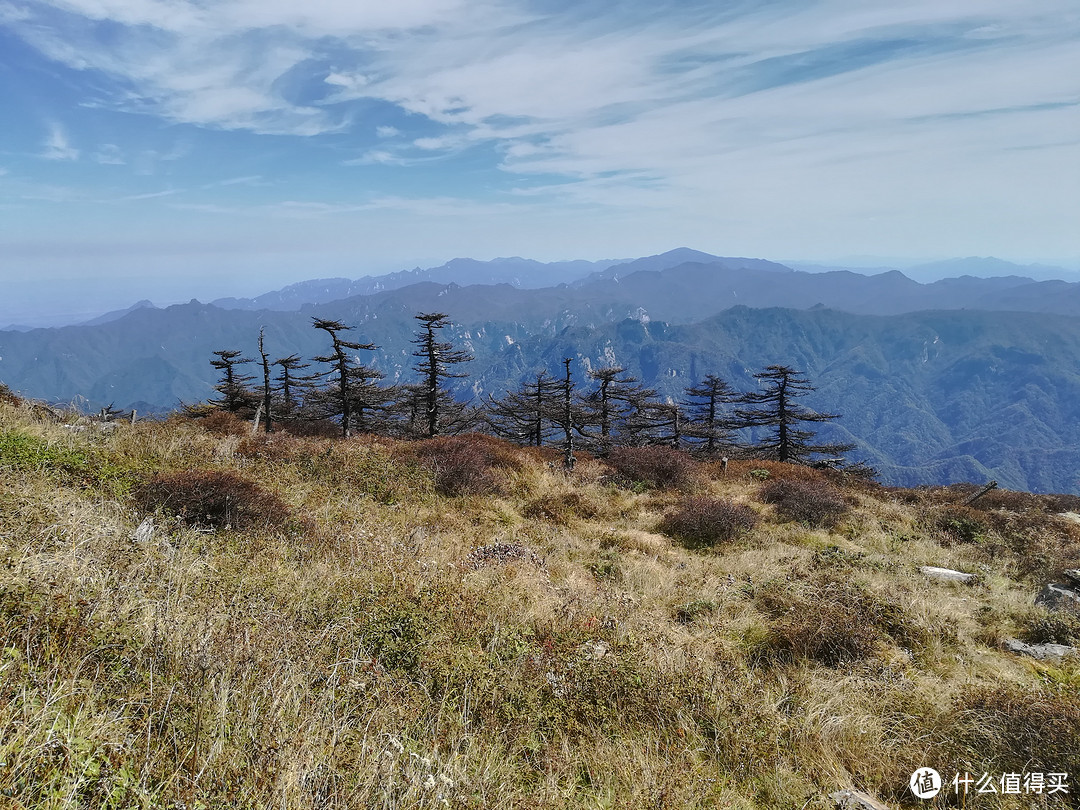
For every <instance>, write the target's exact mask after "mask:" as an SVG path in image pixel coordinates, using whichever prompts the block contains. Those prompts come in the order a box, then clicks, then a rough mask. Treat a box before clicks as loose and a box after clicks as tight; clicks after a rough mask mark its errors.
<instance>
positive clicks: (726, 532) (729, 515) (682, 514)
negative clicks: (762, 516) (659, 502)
mask: <svg viewBox="0 0 1080 810" xmlns="http://www.w3.org/2000/svg"><path fill="white" fill-rule="evenodd" d="M757 521H758V517H757V513H756V512H754V510H753V509H751V508H750V507H749V506H746V505H744V504H739V503H733V502H731V501H725V500H720V499H718V498H709V497H705V496H696V497H690V498H685V499H683V501H682V503H681V504H679V507H678V509H676V510H675V511H674V512H672V513H671V514H669V515H667V516H665V517H664V519H663V521H662V522H661V523H660V531H662V532H663V533H664V534H668V535H671V536H672V537H675V538H678V539H679V540H681V541H682V542H683V543H685V544H686V545H688V546H691V547H700V546H713V545H716V544H717V543H722V542H726V541H730V540H734V539H735V538H737V537H739V536H740V535H742V534H745V533H746V532H748V531H750V530H751V529H753V528H754V527H755V526H756V525H757Z"/></svg>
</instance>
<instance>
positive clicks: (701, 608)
mask: <svg viewBox="0 0 1080 810" xmlns="http://www.w3.org/2000/svg"><path fill="white" fill-rule="evenodd" d="M716 607H717V605H716V602H713V601H712V600H711V599H695V600H694V601H693V602H687V603H686V604H685V605H679V606H678V607H677V608H675V621H677V622H678V623H679V624H693V623H694V622H696V621H697V620H698V619H702V618H704V617H705V616H708V615H709V614H710V613H712V612H713V611H714V610H716Z"/></svg>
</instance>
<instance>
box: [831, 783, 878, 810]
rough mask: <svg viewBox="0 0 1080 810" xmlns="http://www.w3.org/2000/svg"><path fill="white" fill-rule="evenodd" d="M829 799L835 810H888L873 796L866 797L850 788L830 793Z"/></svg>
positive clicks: (859, 791)
mask: <svg viewBox="0 0 1080 810" xmlns="http://www.w3.org/2000/svg"><path fill="white" fill-rule="evenodd" d="M829 798H830V799H832V800H833V801H834V802H835V803H836V809H837V810H889V808H888V807H887V806H886V805H884V804H882V803H881V802H879V801H878V800H877V799H875V798H874V797H873V796H868V795H866V794H865V793H863V792H862V791H861V790H854V789H852V788H847V789H845V790H838V791H836V793H830V794H829Z"/></svg>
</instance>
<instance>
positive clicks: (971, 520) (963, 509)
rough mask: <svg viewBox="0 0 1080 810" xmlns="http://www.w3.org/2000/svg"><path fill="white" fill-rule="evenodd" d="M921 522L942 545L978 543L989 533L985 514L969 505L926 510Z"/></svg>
mask: <svg viewBox="0 0 1080 810" xmlns="http://www.w3.org/2000/svg"><path fill="white" fill-rule="evenodd" d="M921 523H922V524H923V527H924V528H926V529H927V530H929V531H930V533H931V534H933V535H934V536H935V537H936V538H937V539H938V541H939V542H941V544H942V545H945V546H951V545H954V544H957V543H978V542H981V541H982V540H984V539H985V538H986V536H987V535H988V534H989V533H990V525H989V524H988V523H987V522H986V515H985V514H983V513H981V512H978V511H977V510H975V509H972V508H971V507H970V506H942V507H938V508H936V509H932V510H931V511H929V512H927V513H926V514H925V515H924V516H923V518H922V520H921Z"/></svg>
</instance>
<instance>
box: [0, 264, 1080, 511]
mask: <svg viewBox="0 0 1080 810" xmlns="http://www.w3.org/2000/svg"><path fill="white" fill-rule="evenodd" d="M558 265H559V267H558V271H559V272H561V273H563V275H562V276H557V277H559V278H563V279H566V280H564V281H562V282H560V283H559V284H558V285H555V286H536V285H538V284H540V283H542V282H541V279H542V278H546V277H545V276H542V273H543V272H545V271H544V269H543V268H544V267H545V266H544V265H542V264H540V263H538V262H529V261H528V260H523V259H504V260H496V261H494V262H475V261H472V260H454V261H452V262H448V263H447V264H446V265H443V266H442V267H441V268H435V269H432V270H428V271H406V272H405V273H398V274H392V277H377V278H367V279H360V280H358V281H348V280H346V279H336V280H321V281H311V282H303V283H301V284H296V285H291V286H290V287H287V288H284V289H283V290H278V291H275V292H272V293H267V294H265V295H262V296H259V297H258V298H255V299H245V300H240V301H237V300H233V299H228V300H221V301H217V302H214V303H212V304H202V303H200V302H198V301H191V302H189V303H188V304H182V305H176V306H172V307H168V308H165V309H157V308H154V307H152V306H147V305H146V302H140V304H138V305H136V306H135V307H133V308H131V309H130V310H128V311H123V312H119V313H113V314H111V315H110V316H106V317H105V318H103V319H97V321H98V322H95V323H90V324H85V325H81V326H72V327H64V328H59V329H37V330H31V331H27V332H21V333H20V332H0V380H3V381H4V382H5V383H6V384H8V385H9V386H10V387H11V388H12V389H14V390H18V391H21V392H23V393H24V394H25V395H27V396H32V397H38V398H43V399H48V400H52V401H70V400H72V399H74V398H75V397H83V398H85V402H86V404H87V405H89V406H91V407H100V406H101V405H104V404H109V403H112V404H114V405H116V406H117V407H123V408H132V407H134V408H137V409H138V410H140V411H141V412H162V411H167V410H170V409H172V408H175V407H177V406H178V404H179V403H180V402H181V401H183V402H195V401H199V400H203V399H206V398H207V397H209V396H210V395H211V394H212V385H213V382H214V379H215V376H214V373H213V369H212V368H211V367H210V365H209V362H208V361H209V359H210V356H211V352H213V351H215V350H218V349H223V348H236V349H240V350H242V351H245V352H247V353H248V356H250V353H251V352H252V351H253V350H254V345H255V342H256V338H257V335H258V332H259V329H260V328H265V330H266V340H267V346H268V349H269V351H270V352H271V354H272V355H273V356H274V357H282V356H285V355H287V354H290V353H292V352H296V353H298V354H301V355H302V356H305V357H311V356H313V355H316V354H320V353H325V349H326V347H325V346H324V345H323V344H324V342H325V340H324V338H325V335H324V334H322V333H321V332H317V330H314V329H312V328H311V318H312V317H313V316H318V317H321V318H333V319H337V320H341V321H343V322H345V323H347V324H349V325H352V326H354V327H356V331H355V332H354V333H352V334H353V335H355V336H356V338H358V339H361V340H363V341H365V342H367V341H370V342H374V343H376V344H378V346H379V347H380V348H379V349H378V350H377V351H376V352H375V353H374V354H373V355H372V356H370V357H366V356H365V357H364V358H363V359H364V360H365V361H369V362H370V363H371V364H372V365H374V366H376V367H378V368H379V369H380V370H382V371H383V372H384V373H385V374H386V375H387V378H388V381H389V382H394V381H404V380H408V379H410V378H411V374H412V370H411V367H412V363H413V358H412V357H411V350H412V347H411V345H410V343H409V340H410V338H411V337H412V334H413V329H414V326H415V322H414V321H413V319H412V316H413V315H415V314H416V313H418V312H430V311H439V312H445V313H447V314H448V315H449V316H450V318H451V320H452V321H453V324H454V326H453V328H452V330H451V331H452V335H450V336H448V337H451V338H452V339H453V340H454V342H455V343H456V344H457V345H460V346H461V347H463V348H466V349H467V350H469V351H470V352H471V353H472V354H473V356H474V358H475V359H474V360H473V362H472V363H471V364H469V368H468V369H467V370H468V371H469V373H470V377H469V378H468V379H466V380H462V381H460V387H459V390H458V392H457V393H458V395H459V396H461V397H462V398H468V397H469V396H480V395H483V394H486V393H492V394H494V395H499V394H501V393H502V392H504V391H506V390H507V389H509V388H513V387H516V386H517V385H518V384H519V383H520V382H521V381H522V380H523V379H525V378H527V377H528V376H529V375H530V374H532V373H534V372H535V371H536V370H537V369H539V368H548V369H551V370H555V369H556V368H557V367H558V365H559V362H560V361H561V359H562V358H563V357H572V358H575V359H576V360H577V361H578V364H577V366H576V368H577V369H578V373H579V375H580V376H581V378H582V382H584V376H585V374H586V372H587V370H588V369H590V368H597V367H600V366H604V365H611V364H618V365H623V366H625V367H626V368H628V369H629V370H630V371H631V373H633V374H634V375H635V376H637V377H638V378H639V379H641V380H642V382H644V383H646V384H647V385H649V386H650V387H653V388H656V389H657V390H658V391H660V393H661V394H662V395H663V396H666V397H670V398H672V399H678V398H679V397H680V396H681V395H682V391H683V389H684V388H685V387H687V386H689V385H692V384H694V383H695V382H697V381H698V380H699V379H700V378H701V377H702V376H704V375H705V374H709V373H715V374H719V375H721V376H723V377H725V378H726V379H728V381H729V382H731V383H732V384H733V385H734V386H735V387H736V388H738V389H740V390H750V389H751V388H752V387H753V386H754V385H755V380H754V378H753V376H752V375H753V373H754V372H755V371H758V370H760V369H762V368H764V367H765V366H767V365H769V364H773V363H782V364H787V365H792V366H795V367H796V368H799V369H800V370H802V371H804V372H806V373H807V374H808V376H809V377H810V378H811V379H812V380H813V381H814V383H815V384H816V385H817V387H818V390H817V392H816V393H815V394H814V395H813V396H812V397H808V398H807V400H806V403H807V404H808V405H809V406H811V407H814V408H818V409H820V410H830V411H834V412H839V413H841V414H842V415H843V417H842V419H840V420H838V421H837V422H836V423H834V424H833V425H830V426H828V427H827V428H826V429H825V431H824V435H823V437H824V438H827V439H829V440H833V439H837V440H843V441H851V442H854V443H855V444H856V445H857V446H858V451H857V452H856V454H855V455H856V456H858V457H860V458H865V459H866V460H868V461H869V462H870V463H871V464H873V465H874V466H875V467H877V468H878V469H879V470H880V471H881V474H882V479H883V481H885V482H887V483H894V484H898V485H899V484H902V485H915V484H923V483H926V484H930V483H945V482H952V481H967V480H977V481H981V480H984V479H989V478H994V479H996V480H998V481H999V483H1000V484H1001V485H1002V486H1006V487H1009V488H1013V489H1029V490H1032V491H1064V492H1078V491H1080V482H1078V481H1077V476H1076V470H1077V469H1080V450H1076V449H1073V448H1080V419H1078V417H1080V375H1078V374H1077V372H1076V370H1075V368H1074V363H1075V358H1076V357H1077V356H1078V353H1080V317H1078V316H1080V285H1078V284H1074V283H1068V282H1064V281H1034V280H1032V279H1030V278H1024V277H1020V276H1001V277H993V278H975V277H971V276H967V277H959V278H953V279H944V280H939V281H936V282H933V283H928V284H920V283H919V282H916V281H914V280H912V279H910V278H908V277H906V276H905V275H904V274H902V273H899V272H897V271H886V272H883V273H878V274H875V275H862V274H859V273H855V272H852V271H849V270H834V271H825V272H816V273H808V272H800V271H796V270H793V269H792V268H790V267H787V266H785V265H783V264H779V263H774V262H768V261H765V260H762V259H746V258H723V257H717V256H711V255H710V254H704V253H700V252H698V251H691V250H688V249H680V250H677V251H672V252H669V253H667V254H661V255H660V256H652V257H645V258H642V259H637V260H633V261H629V262H626V261H624V262H610V263H607V262H599V263H589V262H561V263H558ZM548 267H550V265H549V266H548ZM436 271H438V272H436ZM515 272H516V273H517V275H514V273H515ZM553 272H554V271H553ZM456 273H460V275H456V276H455V274H456ZM575 273H576V274H577V276H576V277H572V276H573V275H574V274H575ZM420 276H426V277H425V278H420ZM380 278H381V280H380ZM455 278H460V279H462V280H463V281H466V282H467V281H469V280H470V279H471V280H474V281H475V280H476V279H487V280H494V281H496V283H463V282H462V281H457V280H454V279H455ZM523 279H524V281H523ZM511 282H516V283H511ZM378 285H381V289H379V288H378ZM357 289H359V290H362V291H361V292H358V293H357V292H354V291H355V290H357ZM343 291H344V292H345V293H346V294H345V295H344V297H341V296H340V295H339V294H340V293H342V292H343ZM350 292H351V293H352V294H348V293H350Z"/></svg>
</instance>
